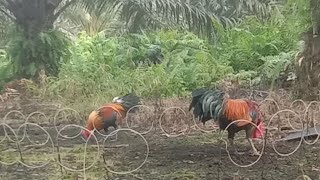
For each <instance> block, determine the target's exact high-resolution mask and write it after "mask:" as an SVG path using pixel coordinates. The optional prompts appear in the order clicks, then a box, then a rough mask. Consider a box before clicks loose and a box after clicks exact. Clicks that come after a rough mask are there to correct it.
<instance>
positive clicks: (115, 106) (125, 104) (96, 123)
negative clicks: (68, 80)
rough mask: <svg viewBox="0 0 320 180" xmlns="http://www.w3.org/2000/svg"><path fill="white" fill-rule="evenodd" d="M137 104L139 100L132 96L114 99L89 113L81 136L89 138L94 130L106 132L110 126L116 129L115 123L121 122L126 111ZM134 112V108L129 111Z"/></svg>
mask: <svg viewBox="0 0 320 180" xmlns="http://www.w3.org/2000/svg"><path fill="white" fill-rule="evenodd" d="M139 104H140V98H139V97H137V96H135V95H133V94H127V95H125V96H123V97H115V98H114V99H113V100H112V103H110V104H107V105H105V106H102V107H100V108H99V109H98V110H94V111H92V112H91V114H90V115H89V118H88V120H87V128H86V130H83V131H82V134H83V135H84V136H85V137H86V138H91V134H92V133H94V131H95V130H97V131H100V130H102V129H103V130H104V131H105V132H107V131H108V129H109V127H111V126H112V127H114V129H117V127H118V126H117V124H116V121H120V122H121V120H122V119H123V118H125V117H126V115H127V111H128V110H129V109H131V108H132V107H134V106H137V105H139ZM134 111H135V108H133V109H132V110H130V112H134Z"/></svg>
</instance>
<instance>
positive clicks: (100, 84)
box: [0, 0, 311, 104]
mask: <svg viewBox="0 0 320 180" xmlns="http://www.w3.org/2000/svg"><path fill="white" fill-rule="evenodd" d="M95 1H97V0H95ZM106 2H107V1H106ZM128 2H130V3H131V4H130V3H128V4H121V3H120V4H121V5H122V11H120V10H119V11H117V12H110V8H106V9H104V10H103V9H102V7H104V6H107V4H98V3H96V4H95V5H91V6H89V5H88V4H86V3H82V5H76V6H70V7H69V8H66V9H67V10H66V12H65V13H63V16H60V18H57V17H56V18H57V21H56V29H55V30H52V29H50V24H49V25H46V26H45V25H44V28H43V29H42V30H41V31H39V32H38V31H35V30H33V29H31V30H30V29H28V28H29V26H27V25H25V26H21V25H20V26H19V21H18V20H19V19H18V18H17V17H16V18H15V19H16V22H15V23H16V24H17V27H19V28H14V31H12V29H11V30H9V29H8V28H12V26H14V24H13V25H12V26H0V27H1V31H2V32H3V34H5V35H3V37H9V38H3V39H2V40H1V43H0V45H1V47H0V86H3V85H4V84H5V83H6V82H8V81H10V80H12V79H14V78H22V77H26V78H33V79H34V80H36V81H39V78H40V79H41V78H42V80H43V78H44V77H42V76H41V75H40V74H41V73H40V72H41V71H45V74H46V75H47V76H48V77H47V78H45V80H46V83H45V84H41V88H40V89H41V90H40V91H39V92H38V93H40V95H42V96H46V97H60V99H61V100H64V101H65V102H67V103H73V104H79V102H83V101H88V102H90V103H92V104H97V103H104V102H106V101H108V100H110V98H111V97H113V96H116V95H119V94H123V93H127V92H130V91H135V92H136V93H137V94H138V95H141V96H145V97H150V96H155V95H161V96H163V97H171V96H185V95H188V93H189V92H190V91H191V90H192V89H194V88H197V87H202V86H215V85H216V84H217V82H219V81H221V80H223V79H225V78H229V79H232V78H238V79H239V80H240V81H241V82H242V85H245V86H262V85H263V86H264V87H270V85H273V84H274V82H275V81H276V80H277V82H278V80H279V79H281V78H279V77H280V76H284V77H285V79H284V81H287V79H290V78H291V79H292V77H293V79H294V77H295V70H294V67H293V66H294V62H295V56H296V54H297V53H298V52H301V51H302V50H303V41H302V34H303V33H304V32H306V31H307V30H308V28H309V27H310V26H311V20H310V17H309V7H308V4H307V3H306V2H304V1H302V0H301V1H287V2H286V3H284V4H277V5H275V6H272V7H271V6H269V5H263V3H260V2H259V1H250V2H251V3H253V4H254V3H256V4H255V6H254V7H255V9H252V8H248V7H250V4H249V3H248V4H244V5H242V6H241V8H242V10H241V11H240V10H239V9H238V8H235V7H234V5H233V4H232V3H231V2H229V4H228V3H227V4H225V6H226V7H228V8H222V9H223V10H224V11H222V10H221V9H219V8H216V9H214V8H211V9H210V7H216V6H214V3H213V2H216V1H212V3H213V4H210V5H211V6H206V7H207V8H208V9H207V10H206V11H203V12H206V13H204V14H200V15H201V16H200V15H199V14H198V16H194V14H192V13H194V12H196V10H195V9H196V8H199V6H200V5H201V3H199V4H192V3H191V5H189V6H183V7H184V9H181V11H184V13H182V12H180V13H181V14H180V15H181V16H183V17H186V18H185V19H183V18H182V19H180V18H177V16H179V13H178V11H177V12H176V14H175V13H173V15H172V14H170V11H172V9H170V8H169V7H171V6H168V8H167V9H165V8H162V9H161V8H158V11H157V10H155V9H152V8H151V9H150V7H147V5H148V3H147V2H146V4H147V5H145V6H143V5H141V4H140V5H138V4H134V3H135V1H132V2H131V1H128ZM157 2H158V1H157ZM168 2H169V1H168ZM199 2H200V1H199ZM248 2H249V1H248ZM109 3H110V2H109ZM159 3H160V0H159ZM161 3H164V2H161ZM216 3H217V2H216ZM120 4H114V6H116V7H118V8H119V6H120ZM230 4H231V5H230ZM98 5H100V6H98ZM203 5H205V4H203ZM2 6H5V3H4V5H3V4H2ZM0 7H1V5H0ZM58 7H60V6H58V5H56V6H55V7H54V8H58ZM138 7H139V8H140V10H141V9H143V8H146V9H147V10H148V11H146V10H144V11H142V10H141V11H140V10H139V8H138ZM175 7H176V6H175ZM239 7H240V6H239ZM125 8H128V9H125ZM131 8H132V9H131ZM188 8H189V9H190V12H189V14H188V13H187V12H188V11H187V9H188ZM192 8H194V9H193V10H191V9H192ZM119 9H120V8H119ZM159 9H160V10H159ZM257 9H258V10H259V9H260V11H258V13H257ZM126 10H127V11H126ZM236 10H237V13H236V14H237V16H235V15H234V13H231V14H233V15H232V16H231V15H229V16H228V18H227V16H226V15H227V14H228V13H229V14H230V12H229V11H232V12H236ZM249 10H252V11H251V13H249V12H250V11H249ZM9 11H10V9H9ZM131 11H133V12H131ZM58 12H59V11H58ZM137 12H138V13H139V12H140V13H141V12H143V13H142V15H141V18H140V19H139V18H138V15H135V16H134V17H133V16H132V14H135V13H137ZM156 12H157V13H159V14H162V16H160V19H158V21H157V22H155V20H156V17H154V16H152V13H156ZM199 12H202V11H199ZM214 12H216V13H214ZM75 13H78V14H85V15H86V16H85V17H82V16H77V17H78V19H77V18H75V16H74V14H75ZM130 13H131V14H130ZM11 14H13V15H17V14H15V12H11ZM71 14H73V16H72V15H71ZM111 14H112V15H113V16H112V17H115V19H116V20H115V19H112V18H110V17H108V15H109V16H110V15H111ZM166 14H167V16H169V15H168V14H170V15H172V17H169V18H168V17H167V16H166ZM208 16H209V17H210V16H212V17H217V18H216V19H212V21H211V23H209V22H207V21H205V23H202V24H196V22H197V21H200V20H204V19H206V18H208ZM3 17H5V16H4V15H3ZM191 17H192V18H191ZM81 18H82V19H81ZM166 18H167V19H166ZM190 18H191V20H192V22H188V19H189V20H190ZM197 18H198V19H197ZM199 18H200V19H199ZM201 18H202V19H201ZM101 19H102V20H101ZM164 19H165V20H166V21H164ZM168 19H169V20H168ZM7 21H9V20H8V18H3V20H2V21H1V22H2V24H3V23H8V22H7ZM180 21H182V22H183V23H181V22H180ZM108 22H109V23H108ZM178 22H180V23H178ZM12 23H13V22H11V24H12ZM39 23H42V21H40V20H39ZM50 23H51V24H52V22H50ZM121 24H122V25H123V26H121ZM137 24H139V27H137ZM160 24H161V25H162V26H161V27H159V25H160ZM173 24H175V26H174V25H173ZM208 24H209V25H208ZM72 25H78V26H77V28H78V29H76V30H75V29H72V28H71V27H72ZM184 25H185V26H184ZM209 26H210V28H209ZM14 27H15V26H14ZM27 27H28V28H27ZM191 27H193V28H191ZM196 27H197V28H196ZM123 29H125V30H124V31H121V30H123ZM30 31H33V33H32V34H30ZM26 32H28V33H26ZM61 32H63V33H61ZM283 73H284V74H285V75H282V74H283Z"/></svg>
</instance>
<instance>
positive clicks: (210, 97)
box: [189, 88, 265, 155]
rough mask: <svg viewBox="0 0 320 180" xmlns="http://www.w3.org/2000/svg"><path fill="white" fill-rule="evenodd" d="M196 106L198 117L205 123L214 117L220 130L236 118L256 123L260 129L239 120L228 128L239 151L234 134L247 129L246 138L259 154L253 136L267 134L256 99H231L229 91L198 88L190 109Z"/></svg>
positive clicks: (231, 138) (193, 95) (231, 143)
mask: <svg viewBox="0 0 320 180" xmlns="http://www.w3.org/2000/svg"><path fill="white" fill-rule="evenodd" d="M192 108H194V110H193V114H194V115H195V117H196V118H199V120H200V121H201V122H202V123H203V124H205V122H206V121H208V120H210V119H214V121H215V122H217V123H218V124H219V128H220V130H221V129H222V130H225V129H226V127H227V126H228V125H229V124H230V123H231V122H232V121H235V120H248V121H251V122H253V123H255V124H256V125H257V126H258V128H259V129H260V130H261V131H262V133H260V131H259V130H258V129H257V128H256V127H255V126H254V125H252V124H251V123H249V122H245V121H239V122H237V123H234V124H232V125H231V126H229V128H228V129H227V131H228V139H229V142H230V145H231V146H232V147H233V149H234V151H235V152H236V153H237V150H236V149H235V146H234V144H233V139H234V136H235V134H236V133H237V132H239V131H241V130H245V131H246V138H247V139H248V142H249V143H250V145H251V147H252V150H253V155H259V152H258V151H257V149H256V148H255V147H254V144H253V142H252V138H261V137H263V136H264V134H265V130H264V123H263V121H262V114H261V112H260V110H259V106H258V104H257V103H256V102H255V101H252V100H247V99H230V98H229V95H228V94H227V93H224V92H222V91H218V90H209V89H205V88H201V89H196V90H194V91H193V92H192V102H191V104H190V106H189V111H190V110H191V109H192Z"/></svg>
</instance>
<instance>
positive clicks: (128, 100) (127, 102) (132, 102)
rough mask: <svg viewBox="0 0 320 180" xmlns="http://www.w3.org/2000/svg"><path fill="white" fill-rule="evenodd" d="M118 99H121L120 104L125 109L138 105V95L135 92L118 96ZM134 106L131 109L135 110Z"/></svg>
mask: <svg viewBox="0 0 320 180" xmlns="http://www.w3.org/2000/svg"><path fill="white" fill-rule="evenodd" d="M119 99H120V100H122V103H121V104H122V106H123V107H124V109H125V110H126V111H128V110H129V109H131V108H132V107H134V106H137V105H140V103H141V102H140V97H138V96H137V95H136V94H135V93H129V94H127V95H125V96H122V97H119ZM135 110H136V108H134V109H132V111H135ZM132 111H131V112H132Z"/></svg>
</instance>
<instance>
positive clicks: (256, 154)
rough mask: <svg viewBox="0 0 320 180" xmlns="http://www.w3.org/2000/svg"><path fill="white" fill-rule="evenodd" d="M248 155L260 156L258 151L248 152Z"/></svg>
mask: <svg viewBox="0 0 320 180" xmlns="http://www.w3.org/2000/svg"><path fill="white" fill-rule="evenodd" d="M249 154H250V155H251V156H260V152H259V151H252V150H251V151H249Z"/></svg>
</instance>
